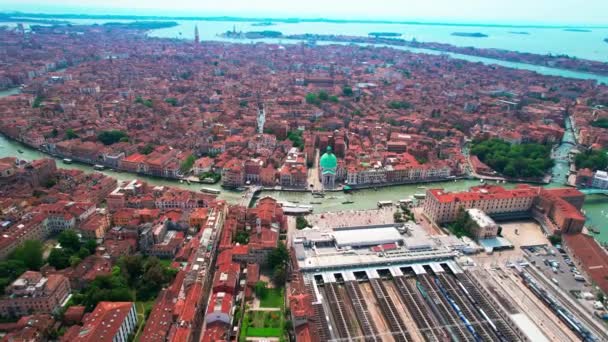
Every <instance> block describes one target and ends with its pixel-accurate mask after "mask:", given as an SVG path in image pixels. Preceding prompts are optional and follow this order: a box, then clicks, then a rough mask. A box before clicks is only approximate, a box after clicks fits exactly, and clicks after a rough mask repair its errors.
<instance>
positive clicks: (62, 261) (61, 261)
mask: <svg viewBox="0 0 608 342" xmlns="http://www.w3.org/2000/svg"><path fill="white" fill-rule="evenodd" d="M47 261H48V263H49V265H51V266H53V267H55V268H56V269H58V270H62V269H64V268H66V267H69V266H70V254H68V253H66V251H65V250H64V249H63V248H53V250H52V251H51V254H49V258H48V260H47Z"/></svg>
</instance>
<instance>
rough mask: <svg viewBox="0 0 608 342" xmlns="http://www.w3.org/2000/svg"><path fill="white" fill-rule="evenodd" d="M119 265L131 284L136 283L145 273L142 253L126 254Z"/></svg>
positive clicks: (119, 261)
mask: <svg viewBox="0 0 608 342" xmlns="http://www.w3.org/2000/svg"><path fill="white" fill-rule="evenodd" d="M118 265H119V266H120V269H121V271H122V274H123V275H124V276H125V279H126V280H127V282H128V283H129V284H132V285H134V284H135V282H136V280H137V279H138V278H139V277H140V276H141V275H142V274H143V273H144V258H143V257H142V256H141V255H126V256H123V257H121V258H120V259H119V260H118Z"/></svg>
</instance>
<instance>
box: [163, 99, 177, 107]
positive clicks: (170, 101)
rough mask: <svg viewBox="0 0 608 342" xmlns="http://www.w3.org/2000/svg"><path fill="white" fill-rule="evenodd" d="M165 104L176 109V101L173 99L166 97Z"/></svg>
mask: <svg viewBox="0 0 608 342" xmlns="http://www.w3.org/2000/svg"><path fill="white" fill-rule="evenodd" d="M165 102H166V103H168V104H170V105H172V106H173V107H177V99H176V98H175V97H168V98H166V99H165Z"/></svg>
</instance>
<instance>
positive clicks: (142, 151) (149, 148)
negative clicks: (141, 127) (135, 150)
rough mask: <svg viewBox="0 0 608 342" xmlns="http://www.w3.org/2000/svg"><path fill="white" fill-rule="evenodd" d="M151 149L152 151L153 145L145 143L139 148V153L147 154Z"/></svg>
mask: <svg viewBox="0 0 608 342" xmlns="http://www.w3.org/2000/svg"><path fill="white" fill-rule="evenodd" d="M153 151H154V145H152V144H146V146H144V147H142V148H141V149H140V150H139V153H141V154H145V155H148V154H150V153H152V152H153Z"/></svg>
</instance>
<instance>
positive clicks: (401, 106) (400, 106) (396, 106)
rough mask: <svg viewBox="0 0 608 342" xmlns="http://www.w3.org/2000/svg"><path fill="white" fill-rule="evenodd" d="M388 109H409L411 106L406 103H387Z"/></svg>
mask: <svg viewBox="0 0 608 342" xmlns="http://www.w3.org/2000/svg"><path fill="white" fill-rule="evenodd" d="M388 106H389V108H392V109H410V108H412V105H411V104H410V103H409V102H406V101H390V102H389V103H388Z"/></svg>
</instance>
